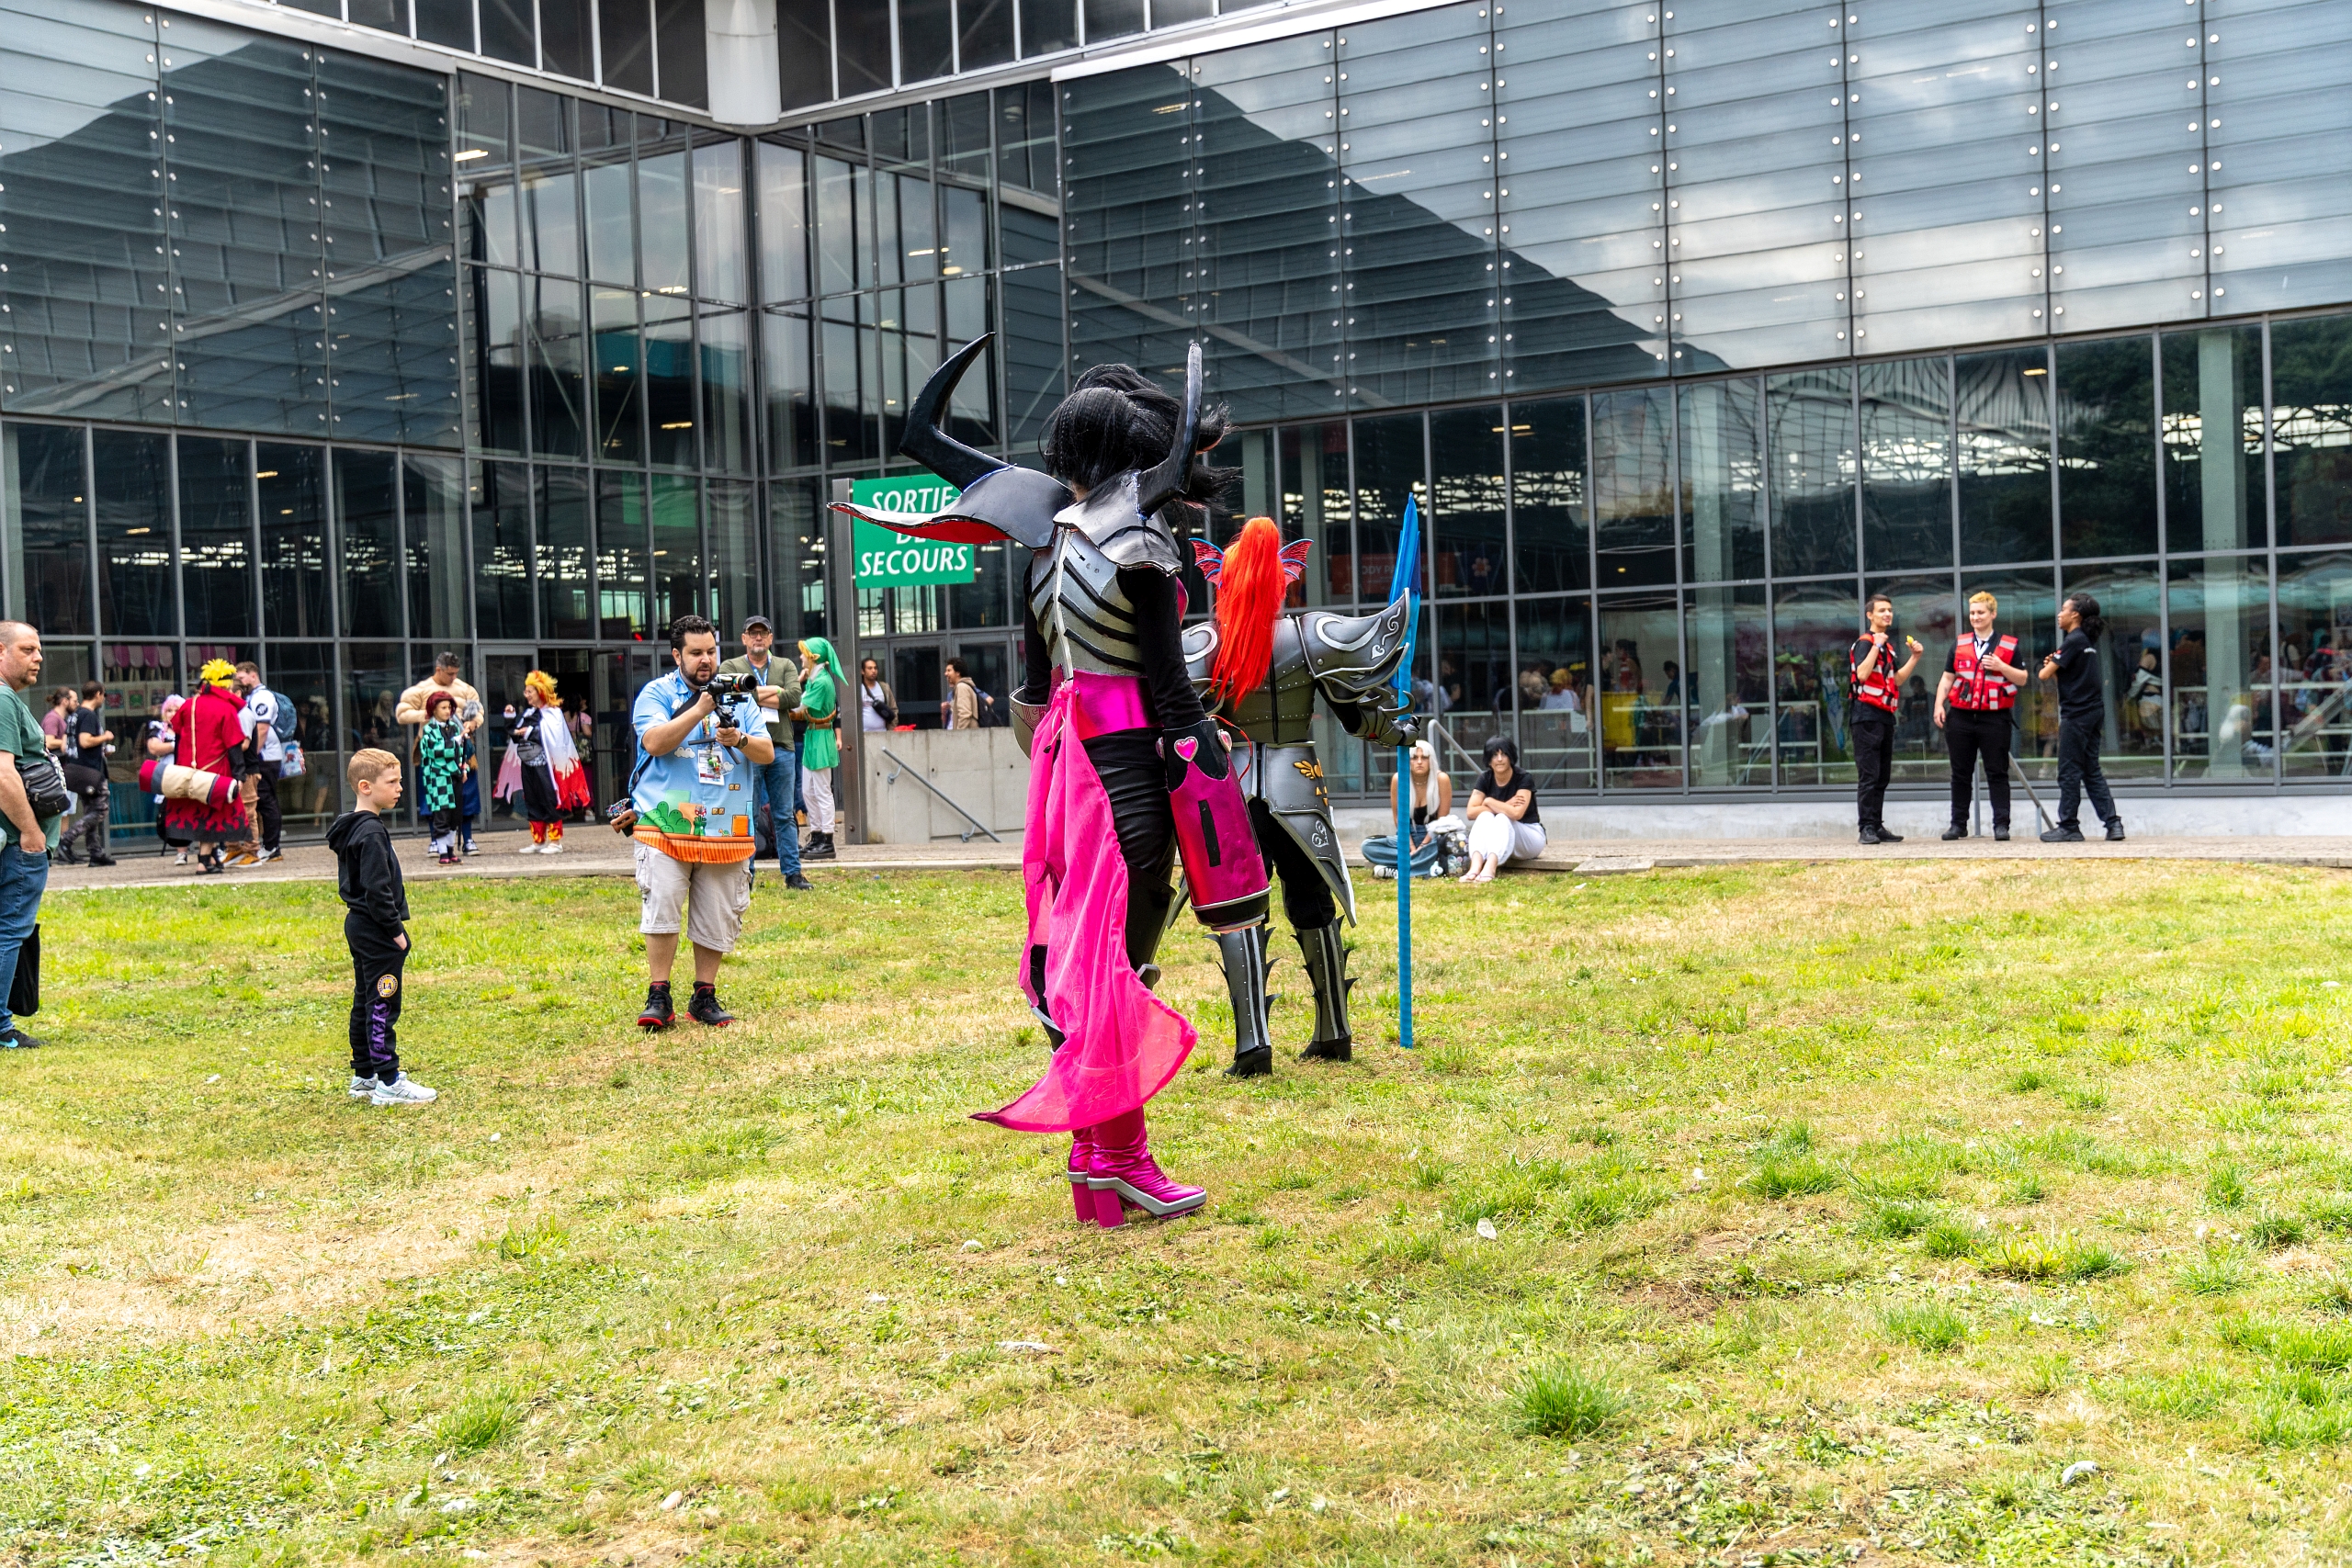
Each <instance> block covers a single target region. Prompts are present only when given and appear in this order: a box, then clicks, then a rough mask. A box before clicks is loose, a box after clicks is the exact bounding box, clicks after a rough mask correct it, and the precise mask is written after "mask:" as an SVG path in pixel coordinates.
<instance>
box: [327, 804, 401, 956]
mask: <svg viewBox="0 0 2352 1568" xmlns="http://www.w3.org/2000/svg"><path fill="white" fill-rule="evenodd" d="M327 847H328V848H329V849H331V850H333V851H334V858H335V878H334V879H335V890H336V891H337V892H339V893H341V894H342V895H343V901H344V903H345V904H346V905H348V906H349V907H350V908H353V909H355V910H356V911H358V912H359V913H360V914H363V915H365V916H367V917H368V919H371V920H373V921H375V922H376V923H377V924H378V925H379V926H382V927H383V928H384V929H385V930H386V931H399V930H400V929H401V923H402V922H403V921H405V920H406V919H408V889H407V888H406V887H405V886H402V884H401V863H400V857H399V856H398V855H395V854H394V853H393V852H392V833H391V829H389V828H387V827H385V826H384V819H383V818H381V817H379V816H378V815H377V814H376V813H375V812H373V811H346V812H345V813H344V814H343V815H342V816H340V817H338V818H335V819H334V827H332V828H329V829H327Z"/></svg>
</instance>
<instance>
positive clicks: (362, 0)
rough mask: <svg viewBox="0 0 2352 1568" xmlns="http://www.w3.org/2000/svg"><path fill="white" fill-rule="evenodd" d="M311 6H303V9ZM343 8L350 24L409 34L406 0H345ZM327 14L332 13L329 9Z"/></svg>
mask: <svg viewBox="0 0 2352 1568" xmlns="http://www.w3.org/2000/svg"><path fill="white" fill-rule="evenodd" d="M311 8H312V7H311V6H304V7H303V9H304V10H306V11H307V10H310V9H311ZM344 8H345V9H346V10H347V11H348V13H349V15H350V20H351V25H352V26H354V27H357V28H375V29H376V30H377V31H378V32H385V33H398V34H400V36H401V37H402V38H406V37H408V35H409V27H408V0H345V6H344ZM327 14H329V15H332V14H333V12H332V11H329V12H328V13H327Z"/></svg>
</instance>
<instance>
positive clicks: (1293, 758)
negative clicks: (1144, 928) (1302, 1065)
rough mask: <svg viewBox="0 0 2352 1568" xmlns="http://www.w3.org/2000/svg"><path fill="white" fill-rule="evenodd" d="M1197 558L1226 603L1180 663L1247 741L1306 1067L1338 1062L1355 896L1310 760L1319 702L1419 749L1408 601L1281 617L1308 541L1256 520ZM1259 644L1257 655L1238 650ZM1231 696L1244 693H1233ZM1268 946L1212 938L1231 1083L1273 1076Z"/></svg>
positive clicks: (1346, 724) (1251, 785)
mask: <svg viewBox="0 0 2352 1568" xmlns="http://www.w3.org/2000/svg"><path fill="white" fill-rule="evenodd" d="M1306 549H1307V546H1306V542H1305V541H1303V540H1302V541H1300V542H1299V543H1297V544H1294V545H1291V546H1289V547H1282V545H1281V534H1280V531H1279V530H1278V529H1277V528H1276V527H1275V525H1274V524H1273V523H1272V520H1270V519H1267V518H1263V517H1257V518H1252V519H1250V523H1249V525H1248V526H1247V527H1245V528H1244V529H1243V530H1242V533H1241V535H1240V536H1238V538H1237V539H1236V540H1235V541H1234V543H1233V545H1232V546H1231V547H1228V548H1227V549H1226V550H1224V551H1222V552H1220V551H1219V550H1218V549H1217V548H1216V547H1215V546H1214V545H1211V544H1209V543H1207V542H1206V541H1204V540H1195V541H1194V542H1193V550H1194V553H1195V554H1196V555H1197V556H1198V557H1199V559H1200V563H1201V567H1202V570H1204V572H1205V573H1206V574H1207V575H1208V578H1209V581H1210V582H1211V583H1212V584H1214V585H1216V587H1217V589H1218V593H1217V605H1216V621H1215V622H1214V623H1212V624H1204V625H1200V626H1193V627H1190V628H1189V629H1187V630H1186V632H1185V633H1184V656H1185V662H1186V666H1187V668H1188V670H1189V671H1190V673H1191V675H1192V681H1193V689H1194V690H1195V691H1196V692H1198V693H1200V694H1201V700H1202V702H1203V703H1204V705H1208V706H1209V707H1210V708H1211V710H1212V711H1213V712H1215V713H1216V716H1218V717H1219V718H1221V719H1223V720H1224V721H1225V723H1226V724H1227V725H1228V726H1230V727H1231V728H1233V729H1235V730H1238V731H1239V732H1240V735H1241V737H1242V741H1241V742H1240V743H1238V744H1236V746H1235V747H1234V764H1235V771H1236V772H1237V773H1239V774H1240V776H1241V790H1242V794H1243V795H1245V796H1246V797H1247V798H1248V799H1249V802H1250V826H1251V827H1252V829H1255V832H1256V835H1257V840H1258V847H1259V849H1260V850H1261V852H1263V853H1264V855H1265V858H1266V862H1267V863H1268V865H1270V866H1271V867H1272V870H1273V871H1274V873H1275V874H1278V875H1279V876H1280V877H1281V878H1282V884H1283V913H1284V914H1286V915H1288V916H1289V917H1290V923H1291V928H1292V930H1293V931H1295V933H1296V934H1297V937H1298V946H1299V952H1300V953H1301V955H1302V957H1303V958H1304V960H1305V963H1306V976H1307V980H1308V982H1309V984H1311V985H1312V986H1313V987H1314V990H1315V1034H1314V1037H1313V1038H1312V1039H1311V1040H1310V1041H1309V1042H1308V1043H1307V1046H1306V1050H1305V1051H1303V1052H1301V1053H1300V1056H1301V1058H1302V1059H1303V1060H1309V1061H1329V1062H1344V1061H1347V1060H1349V1059H1350V1058H1351V1055H1353V1048H1354V1038H1353V1035H1352V1034H1351V1032H1350V1028H1349V1023H1348V987H1350V986H1351V984H1353V982H1352V981H1351V980H1350V979H1349V978H1348V949H1347V944H1346V942H1344V941H1343V940H1342V939H1343V935H1344V933H1343V932H1342V931H1340V917H1341V915H1342V914H1344V915H1345V916H1346V919H1347V920H1348V922H1349V923H1350V924H1351V925H1352V924H1353V923H1354V922H1355V918H1356V907H1355V890H1354V888H1353V887H1352V886H1351V885H1350V883H1349V880H1348V863H1347V858H1346V856H1345V855H1343V854H1342V853H1341V852H1340V837H1339V834H1338V833H1337V832H1336V831H1334V830H1333V828H1332V825H1331V798H1330V795H1329V791H1328V790H1327V789H1326V788H1325V787H1324V783H1323V767H1322V763H1321V762H1320V761H1319V760H1318V759H1317V757H1316V754H1315V736H1314V719H1315V703H1316V699H1317V697H1318V696H1319V697H1320V698H1321V699H1322V702H1323V705H1324V706H1325V707H1326V708H1328V709H1329V711H1330V713H1331V716H1332V717H1334V718H1336V719H1337V720H1339V722H1340V728H1343V729H1345V730H1346V731H1347V732H1348V733H1349V734H1351V735H1352V736H1355V737H1357V738H1358V739H1363V740H1369V741H1371V742H1372V743H1373V744H1374V745H1376V746H1401V745H1403V744H1405V743H1406V742H1407V741H1408V740H1409V739H1412V737H1413V735H1414V734H1415V732H1416V731H1415V727H1414V724H1413V721H1412V720H1411V719H1410V718H1408V717H1406V716H1405V697H1404V694H1403V693H1401V692H1399V691H1397V666H1398V665H1399V664H1400V663H1401V662H1402V661H1403V660H1404V656H1405V631H1406V624H1407V623H1406V616H1407V614H1408V612H1407V607H1406V601H1405V600H1404V599H1403V598H1401V597H1400V598H1398V599H1397V601H1396V603H1394V604H1390V605H1388V606H1387V607H1386V608H1385V609H1382V610H1379V611H1377V612H1375V613H1374V614H1372V615H1344V614H1340V613H1339V612H1335V611H1330V610H1316V609H1283V607H1282V600H1283V593H1284V592H1286V591H1287V590H1288V588H1289V586H1290V584H1291V583H1292V582H1294V581H1296V580H1297V578H1298V576H1299V574H1300V572H1301V571H1302V570H1304V568H1305V566H1306ZM1269 622H1271V631H1272V636H1271V639H1270V640H1269V639H1268V638H1267V637H1266V631H1265V628H1266V627H1267V626H1268V623H1269ZM1253 630H1254V632H1255V635H1254V637H1253V635H1252V632H1253ZM1252 643H1254V644H1255V645H1256V647H1255V649H1253V648H1249V647H1246V646H1244V645H1249V644H1252ZM1256 649H1263V650H1264V654H1265V659H1266V663H1265V668H1264V674H1263V676H1262V678H1261V679H1258V680H1256V681H1254V682H1251V681H1250V679H1249V678H1250V676H1252V675H1255V674H1257V669H1256ZM1237 650H1238V652H1239V655H1240V656H1239V658H1238V660H1237V659H1236V658H1234V657H1233V655H1234V654H1235V653H1236V652H1237ZM1237 664H1238V669H1237V668H1236V666H1237ZM1220 676H1224V677H1226V679H1224V680H1223V681H1221V680H1220ZM1236 684H1240V685H1241V689H1240V690H1238V692H1236V691H1233V690H1230V689H1229V688H1231V687H1232V686H1234V685H1236ZM1266 938H1267V930H1266V926H1265V924H1264V923H1262V922H1261V923H1259V924H1256V925H1252V926H1249V927H1246V928H1244V929H1242V930H1239V931H1225V932H1221V933H1219V934H1218V935H1217V937H1216V943H1217V948H1218V953H1219V957H1220V959H1221V961H1222V962H1223V964H1224V967H1225V983H1226V987H1227V991H1228V993H1229V994H1230V995H1231V997H1232V998H1233V1026H1234V1051H1233V1065H1232V1066H1230V1067H1227V1069H1226V1071H1227V1072H1228V1073H1229V1074H1231V1075H1233V1076H1234V1077H1254V1076H1256V1075H1259V1074H1261V1073H1270V1072H1272V1071H1273V1043H1272V1038H1271V1036H1270V1032H1269V1021H1268V1018H1267V1004H1268V997H1267V974H1268V971H1269V969H1270V968H1271V966H1272V965H1271V963H1270V961H1269V959H1268V957H1267V942H1266Z"/></svg>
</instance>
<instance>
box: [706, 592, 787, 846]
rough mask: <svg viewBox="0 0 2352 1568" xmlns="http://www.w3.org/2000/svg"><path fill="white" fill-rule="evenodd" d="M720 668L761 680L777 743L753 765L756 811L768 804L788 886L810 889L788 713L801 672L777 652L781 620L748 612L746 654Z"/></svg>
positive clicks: (771, 834) (763, 707)
mask: <svg viewBox="0 0 2352 1568" xmlns="http://www.w3.org/2000/svg"><path fill="white" fill-rule="evenodd" d="M718 672H719V673H720V674H721V675H749V676H751V677H752V679H753V680H754V681H756V682H758V683H759V689H758V691H757V692H756V693H754V695H755V696H756V698H757V699H758V702H759V705H760V711H761V713H762V715H763V716H764V717H765V718H766V720H767V729H768V742H769V744H770V745H772V746H774V747H775V760H774V761H768V762H763V763H755V764H753V766H752V785H753V789H752V811H753V812H754V813H756V812H757V811H758V810H759V808H760V805H761V803H762V802H763V801H764V802H765V803H766V805H767V808H768V841H769V843H770V844H771V845H773V846H774V848H775V864H776V870H777V871H779V872H781V873H782V874H783V875H784V885H785V886H786V887H790V888H794V889H797V890H799V891H803V892H806V891H809V879H808V878H807V877H805V876H803V875H801V874H800V828H799V825H798V824H797V822H796V821H795V820H794V818H793V804H792V803H793V800H794V799H795V797H796V796H797V794H798V788H799V783H800V749H799V748H798V747H797V746H795V745H794V744H793V743H792V721H791V719H789V718H788V717H786V715H788V714H790V713H791V712H792V711H793V710H794V709H796V708H797V707H798V706H799V705H800V671H798V670H797V668H795V667H794V665H793V664H792V662H791V661H790V660H779V659H777V658H776V657H775V623H774V622H773V621H771V620H769V619H768V618H767V617H766V616H765V615H746V616H745V617H744V618H743V656H742V657H741V658H740V659H730V660H727V661H726V662H725V663H723V664H721V665H720V666H719V667H718ZM754 858H755V859H756V857H754ZM753 874H754V875H756V874H757V873H756V872H754V873H753Z"/></svg>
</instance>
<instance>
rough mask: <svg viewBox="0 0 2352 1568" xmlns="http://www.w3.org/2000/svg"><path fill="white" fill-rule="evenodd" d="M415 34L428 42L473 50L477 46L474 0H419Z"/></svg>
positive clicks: (451, 47)
mask: <svg viewBox="0 0 2352 1568" xmlns="http://www.w3.org/2000/svg"><path fill="white" fill-rule="evenodd" d="M416 36H417V37H418V38H421V39H424V41H425V42H427V43H437V44H442V45H445V46H447V48H450V49H462V50H465V51H468V52H469V53H470V52H471V51H472V50H473V47H474V8H473V4H472V0H416Z"/></svg>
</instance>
